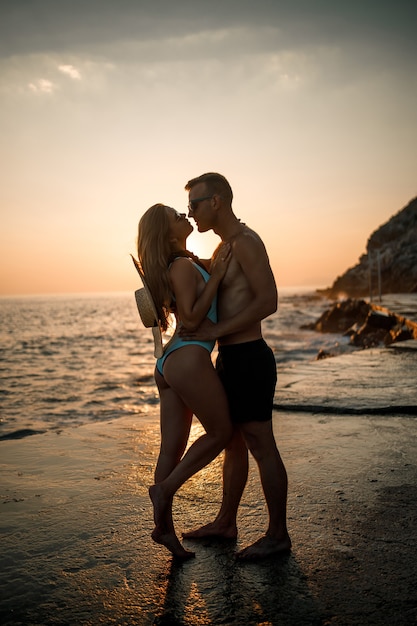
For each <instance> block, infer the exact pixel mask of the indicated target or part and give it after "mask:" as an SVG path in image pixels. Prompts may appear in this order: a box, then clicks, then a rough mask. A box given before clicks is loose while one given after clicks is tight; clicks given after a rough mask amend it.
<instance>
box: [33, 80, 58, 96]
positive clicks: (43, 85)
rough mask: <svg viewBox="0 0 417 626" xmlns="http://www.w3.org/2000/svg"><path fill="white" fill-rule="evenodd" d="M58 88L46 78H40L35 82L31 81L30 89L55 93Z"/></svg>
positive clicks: (36, 91) (35, 91)
mask: <svg viewBox="0 0 417 626" xmlns="http://www.w3.org/2000/svg"><path fill="white" fill-rule="evenodd" d="M56 88H57V87H56V85H54V83H52V82H51V81H50V80H47V79H46V78H40V79H39V80H37V81H35V82H32V83H29V89H30V90H31V91H33V92H34V93H53V92H54V91H55V90H56Z"/></svg>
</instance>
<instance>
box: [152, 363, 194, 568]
mask: <svg viewBox="0 0 417 626" xmlns="http://www.w3.org/2000/svg"><path fill="white" fill-rule="evenodd" d="M155 381H156V384H157V386H158V391H159V397H160V427H161V446H160V452H159V457H158V462H157V465H156V469H155V483H159V482H161V481H162V480H164V479H165V478H166V477H167V476H169V474H170V473H171V472H172V470H173V469H174V468H175V466H176V465H177V464H178V463H179V462H180V460H181V457H182V455H183V454H184V451H185V448H186V446H187V442H188V436H189V434H190V428H191V421H192V417H193V414H192V412H191V411H190V410H189V409H188V408H187V407H186V406H185V404H184V402H183V401H182V400H181V398H180V397H179V396H178V394H177V393H176V392H175V391H174V390H173V389H171V387H169V385H168V384H167V383H166V381H165V379H164V377H163V376H161V374H160V373H159V372H158V371H157V370H155ZM172 499H173V498H172V497H171V499H170V500H169V501H168V502H167V504H166V507H165V510H164V512H163V515H161V516H160V517H159V519H158V520H156V519H155V528H154V530H153V532H152V535H151V536H152V539H153V540H154V541H155V542H157V543H159V544H162V545H164V546H165V547H166V548H168V550H170V552H172V554H173V555H174V556H175V557H178V558H181V559H188V558H191V557H193V556H194V552H191V551H189V550H185V548H184V547H183V546H182V545H181V543H180V541H179V540H178V538H177V536H176V533H175V528H174V522H173V519H172Z"/></svg>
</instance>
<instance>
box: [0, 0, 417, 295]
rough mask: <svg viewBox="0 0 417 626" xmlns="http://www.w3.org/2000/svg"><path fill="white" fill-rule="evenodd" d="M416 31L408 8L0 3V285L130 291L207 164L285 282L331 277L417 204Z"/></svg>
mask: <svg viewBox="0 0 417 626" xmlns="http://www.w3.org/2000/svg"><path fill="white" fill-rule="evenodd" d="M416 23H417V3H416V2H415V1H411V0H410V1H405V0H397V1H396V2H393V1H392V0H390V1H389V2H388V1H385V0H372V1H370V0H357V1H356V0H351V1H350V2H344V1H343V2H342V1H341V0H340V1H339V0H317V1H315V0H300V1H297V0H292V1H290V0H286V1H283V2H281V1H280V0H257V1H252V2H249V1H247V0H239V1H238V0H210V1H207V2H201V1H199V0H194V1H193V0H176V1H173V0H150V1H143V0H136V1H135V0H117V1H115V0H113V1H110V0H71V1H70V0H67V1H63V0H0V136H1V141H0V159H1V168H0V176H1V185H0V210H1V230H0V293H1V294H3V295H13V294H32V293H53V292H84V291H119V290H121V291H125V290H131V289H135V288H136V287H137V285H138V278H137V275H136V274H135V270H134V268H133V265H132V264H131V260H130V257H129V253H130V252H135V240H136V229H137V223H138V220H139V218H140V216H141V214H142V213H143V212H144V211H145V210H146V209H147V208H148V207H149V206H151V205H152V204H154V203H155V202H163V203H166V204H169V205H171V206H173V207H174V208H176V209H177V210H179V211H184V212H185V211H186V210H187V209H186V206H187V193H186V192H185V191H184V185H185V183H186V182H187V180H188V179H189V178H192V177H194V176H197V175H199V174H202V173H203V172H206V171H218V172H221V173H222V174H224V175H225V176H226V177H227V178H228V179H229V181H230V183H231V185H232V188H233V190H234V196H235V199H234V209H235V213H236V214H237V215H238V217H240V218H241V219H242V220H243V221H244V222H246V223H247V224H248V225H250V226H251V227H252V228H254V229H255V230H256V231H257V232H258V233H259V234H260V235H261V237H262V238H263V240H264V242H265V244H266V246H267V249H268V252H269V255H270V259H271V264H272V268H273V270H274V273H275V277H276V280H277V283H278V286H279V287H280V286H281V287H285V286H317V287H325V286H328V285H330V284H331V283H332V282H333V280H334V279H335V278H336V277H337V276H338V275H339V274H341V273H343V272H344V271H345V270H346V269H347V268H348V267H350V266H352V265H354V264H355V263H356V262H357V261H358V258H359V256H360V255H361V254H362V253H364V252H365V248H366V241H367V238H368V237H369V235H370V234H371V233H372V231H374V230H375V229H376V228H378V226H380V225H381V224H382V223H384V222H386V221H387V220H388V219H389V218H390V217H391V216H392V215H393V214H394V213H396V212H397V211H399V210H400V209H402V208H403V207H404V206H405V205H406V204H407V203H408V202H409V201H410V200H411V199H412V198H413V197H415V196H416V195H417V149H416V146H417V37H416V35H415V26H416ZM217 241H218V240H217V238H216V237H215V236H214V235H212V234H205V235H201V234H198V233H196V234H193V235H192V236H191V237H190V239H189V248H190V249H191V250H194V252H196V253H197V254H199V255H200V256H202V257H205V256H209V255H210V253H211V251H212V249H213V248H214V247H215V245H216V244H217Z"/></svg>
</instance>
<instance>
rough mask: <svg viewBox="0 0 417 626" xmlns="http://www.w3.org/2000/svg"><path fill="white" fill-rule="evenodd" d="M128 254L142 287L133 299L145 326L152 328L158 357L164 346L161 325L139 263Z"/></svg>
mask: <svg viewBox="0 0 417 626" xmlns="http://www.w3.org/2000/svg"><path fill="white" fill-rule="evenodd" d="M130 256H131V257H132V260H133V263H134V265H135V267H136V269H137V271H138V273H139V276H140V278H141V280H142V283H143V287H142V288H141V289H137V290H136V291H135V300H136V305H137V307H138V311H139V316H140V319H141V320H142V324H143V325H144V326H145V328H152V334H153V339H154V356H155V357H156V358H157V359H160V358H161V356H162V355H163V353H164V348H163V344H162V332H161V325H160V322H159V319H158V312H157V310H156V306H155V303H154V301H153V299H152V295H151V292H150V291H149V287H148V285H147V284H146V282H145V277H144V275H143V272H142V268H141V266H140V265H139V263H138V261H137V260H136V259H135V257H134V256H132V255H130Z"/></svg>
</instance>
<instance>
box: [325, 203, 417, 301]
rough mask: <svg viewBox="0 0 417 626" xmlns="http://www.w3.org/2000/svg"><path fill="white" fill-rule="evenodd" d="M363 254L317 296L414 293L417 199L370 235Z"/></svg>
mask: <svg viewBox="0 0 417 626" xmlns="http://www.w3.org/2000/svg"><path fill="white" fill-rule="evenodd" d="M366 250H367V252H366V254H363V255H362V256H361V258H360V259H359V262H358V264H357V265H355V266H354V267H351V268H350V269H348V270H347V271H346V272H345V273H344V274H343V275H342V276H339V277H338V278H336V280H335V281H334V283H333V285H332V286H331V287H328V288H327V289H322V290H320V293H322V294H323V295H325V296H327V297H329V298H338V297H340V296H349V297H354V298H357V297H363V296H370V295H371V294H372V295H373V296H376V295H378V294H379V293H381V294H384V293H411V292H413V293H417V197H416V198H414V199H413V200H411V202H410V203H409V204H408V205H407V206H406V207H404V208H403V209H402V210H401V211H399V212H398V213H397V214H396V215H394V216H393V217H391V219H390V220H388V222H386V224H383V225H382V226H380V227H379V228H378V229H377V230H376V231H375V232H373V233H372V235H371V236H370V237H369V239H368V242H367V245H366Z"/></svg>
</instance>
